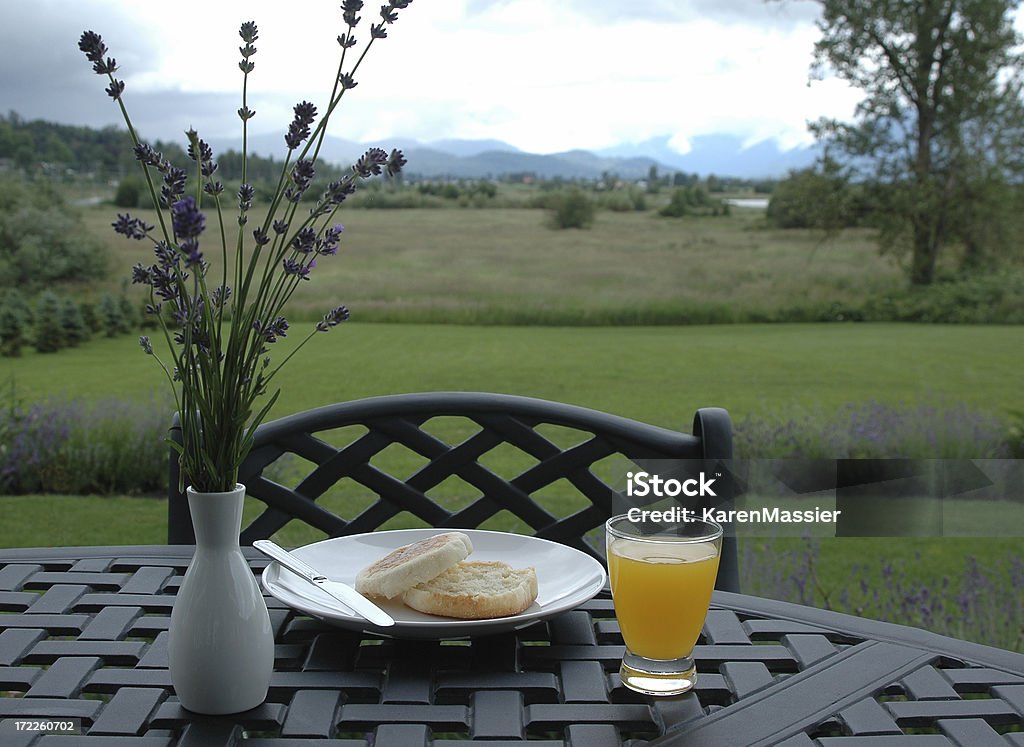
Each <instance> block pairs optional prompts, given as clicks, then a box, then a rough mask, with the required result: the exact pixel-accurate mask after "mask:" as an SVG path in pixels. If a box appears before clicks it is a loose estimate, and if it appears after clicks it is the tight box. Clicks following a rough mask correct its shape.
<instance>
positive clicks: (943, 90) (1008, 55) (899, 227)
mask: <svg viewBox="0 0 1024 747" xmlns="http://www.w3.org/2000/svg"><path fill="white" fill-rule="evenodd" d="M818 2H819V4H820V6H821V8H822V16H821V19H820V21H819V28H820V30H821V32H822V36H821V39H820V40H819V41H818V43H817V44H816V46H815V62H814V68H813V71H814V73H815V74H817V75H819V76H821V75H824V74H826V73H827V72H828V71H831V72H833V73H834V74H835V75H836V76H838V77H839V78H840V79H842V80H845V81H847V82H848V83H850V84H851V85H853V86H854V87H856V88H858V89H860V90H861V91H863V93H864V99H863V100H862V101H861V102H860V104H859V105H858V107H857V110H856V115H855V119H854V121H853V122H852V123H843V122H839V121H836V120H821V121H820V122H818V123H817V124H816V125H815V126H814V129H815V131H816V132H817V134H818V136H819V137H820V138H821V139H822V140H823V141H824V142H825V143H826V144H827V146H828V147H829V149H830V153H831V155H833V156H836V155H839V154H844V155H845V156H846V158H845V159H844V160H845V161H846V163H848V164H849V166H850V168H851V169H852V170H853V171H854V173H855V174H856V175H857V176H859V177H860V178H861V179H862V180H864V181H867V182H870V183H874V184H875V185H877V186H878V187H879V189H878V194H879V196H880V198H881V199H880V202H879V209H878V212H879V217H880V218H881V225H882V232H881V240H882V246H883V248H886V249H889V250H895V251H900V250H902V251H909V254H910V265H909V273H910V280H911V282H912V283H914V284H918V285H926V284H928V283H931V282H932V280H933V279H934V277H935V270H936V261H937V259H938V257H939V255H940V253H942V251H943V249H944V248H946V247H948V246H951V245H953V244H958V245H960V246H962V247H964V252H965V254H964V256H965V258H966V259H967V260H977V259H978V258H979V257H980V256H981V255H983V254H984V253H986V252H990V251H992V246H991V245H992V244H993V243H994V242H998V241H1000V240H1001V238H1002V233H1003V232H1002V231H1001V230H998V229H999V228H1000V226H999V225H995V224H994V223H993V221H997V220H1001V219H1002V218H1003V217H1005V216H1002V215H1001V214H1000V215H997V212H998V211H997V208H996V203H995V202H993V201H994V200H995V199H996V198H998V197H1005V193H1004V190H1005V188H1006V187H1007V185H1008V184H1010V183H1011V182H1012V180H1013V176H1014V175H1015V174H1020V173H1022V169H1021V165H1022V164H1021V163H1020V160H1019V159H1020V157H1021V153H1022V152H1024V151H1022V149H1021V148H1022V146H1024V105H1022V103H1021V80H1022V76H1021V73H1022V65H1021V58H1020V56H1019V55H1018V53H1017V50H1016V49H1015V47H1017V46H1018V45H1019V44H1020V43H1021V37H1020V35H1019V34H1018V33H1017V32H1016V31H1015V30H1014V28H1013V25H1012V20H1013V11H1014V10H1015V9H1016V8H1017V6H1018V5H1019V3H1020V0H914V1H913V2H911V1H910V0H818Z"/></svg>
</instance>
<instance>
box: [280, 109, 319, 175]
mask: <svg viewBox="0 0 1024 747" xmlns="http://www.w3.org/2000/svg"><path fill="white" fill-rule="evenodd" d="M314 119H316V107H315V106H313V104H311V103H309V102H308V101H302V102H300V103H298V104H296V105H295V119H293V120H292V123H291V124H290V125H288V133H287V134H286V135H285V136H284V142H285V144H287V146H288V149H289V150H295V149H296V148H298V147H299V146H300V145H302V143H303V141H305V139H306V138H307V137H309V126H310V125H311V124H313V120H314ZM310 165H311V166H312V164H310Z"/></svg>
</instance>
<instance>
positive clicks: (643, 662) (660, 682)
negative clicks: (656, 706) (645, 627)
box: [619, 648, 697, 695]
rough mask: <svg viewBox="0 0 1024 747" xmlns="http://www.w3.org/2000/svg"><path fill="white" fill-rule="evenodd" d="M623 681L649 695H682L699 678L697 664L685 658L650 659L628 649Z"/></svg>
mask: <svg viewBox="0 0 1024 747" xmlns="http://www.w3.org/2000/svg"><path fill="white" fill-rule="evenodd" d="M619 676H620V677H622V684H623V685H625V686H626V687H628V688H629V689H630V690H636V691H637V692H638V693H644V694H645V695H682V694H683V693H685V692H689V691H690V690H691V689H692V688H693V685H694V683H695V682H696V681H697V666H696V664H694V661H693V659H692V658H690V657H689V656H685V657H683V658H682V659H667V660H665V659H647V658H645V657H643V656H638V655H637V654H634V653H633V652H632V651H630V650H629V649H628V648H627V649H626V654H625V656H623V657H622V666H621V667H620V668H619Z"/></svg>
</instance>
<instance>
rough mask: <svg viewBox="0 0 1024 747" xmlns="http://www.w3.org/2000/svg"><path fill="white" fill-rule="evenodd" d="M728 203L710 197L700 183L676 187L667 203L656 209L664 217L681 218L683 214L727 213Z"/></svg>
mask: <svg viewBox="0 0 1024 747" xmlns="http://www.w3.org/2000/svg"><path fill="white" fill-rule="evenodd" d="M729 212H730V210H729V204H728V203H727V202H724V201H723V200H720V199H718V198H717V197H711V196H710V195H709V194H708V191H707V190H706V189H704V188H703V187H701V186H700V185H694V186H689V187H678V188H677V189H675V190H673V191H672V198H671V199H670V200H669V203H668V205H666V206H665V207H663V208H662V209H661V210H659V211H658V215H660V216H662V217H664V218H682V217H683V216H684V215H691V214H693V215H728V214H729Z"/></svg>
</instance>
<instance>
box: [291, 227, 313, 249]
mask: <svg viewBox="0 0 1024 747" xmlns="http://www.w3.org/2000/svg"><path fill="white" fill-rule="evenodd" d="M315 243H316V231H314V230H313V229H312V228H310V227H309V226H306V227H305V228H303V229H302V230H301V231H299V232H298V233H297V234H295V238H294V239H292V248H293V249H295V251H297V252H301V253H302V254H309V253H310V252H311V251H313V245H314V244H315Z"/></svg>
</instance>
